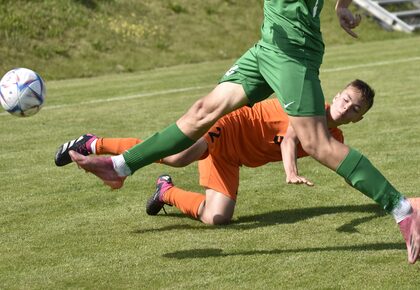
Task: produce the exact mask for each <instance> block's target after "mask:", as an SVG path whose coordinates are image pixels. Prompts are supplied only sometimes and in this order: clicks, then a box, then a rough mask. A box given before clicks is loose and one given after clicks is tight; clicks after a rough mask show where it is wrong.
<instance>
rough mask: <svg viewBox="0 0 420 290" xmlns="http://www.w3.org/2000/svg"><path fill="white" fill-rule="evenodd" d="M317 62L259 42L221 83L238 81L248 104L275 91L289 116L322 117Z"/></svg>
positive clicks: (322, 106)
mask: <svg viewBox="0 0 420 290" xmlns="http://www.w3.org/2000/svg"><path fill="white" fill-rule="evenodd" d="M318 73H319V65H317V64H315V63H314V62H310V61H308V60H306V59H297V58H296V57H291V56H288V55H287V54H286V53H281V52H277V51H274V50H271V49H268V48H265V47H263V46H261V45H259V44H256V45H255V46H254V47H252V48H251V49H249V50H248V51H247V52H246V53H245V54H244V55H243V56H242V57H241V58H239V59H238V60H237V61H236V63H235V64H234V65H233V66H232V67H231V68H230V69H229V70H228V71H227V72H226V73H225V75H224V76H223V77H222V79H221V80H220V82H221V83H222V82H233V83H237V84H241V85H242V86H243V88H244V90H245V93H246V95H247V97H248V99H249V102H250V105H253V104H255V103H257V102H260V101H262V100H264V99H266V98H268V97H269V96H270V95H271V94H272V93H273V92H275V93H276V95H277V98H278V99H279V101H280V103H281V105H282V107H283V109H284V111H285V112H286V113H287V114H288V115H290V116H324V115H325V99H324V94H323V92H322V88H321V82H320V80H319V77H318Z"/></svg>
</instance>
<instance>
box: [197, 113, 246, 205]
mask: <svg viewBox="0 0 420 290" xmlns="http://www.w3.org/2000/svg"><path fill="white" fill-rule="evenodd" d="M234 130H235V129H234V126H223V122H221V120H219V121H218V122H217V123H216V124H215V125H214V126H213V127H212V128H211V129H210V130H209V131H208V133H206V134H205V136H204V138H205V139H206V141H207V145H208V152H207V153H208V155H207V157H205V158H204V159H201V160H200V161H199V162H198V171H199V174H200V185H201V186H203V187H206V188H210V189H213V190H215V191H218V192H220V193H223V194H224V195H226V196H227V197H229V198H231V199H232V200H236V195H237V192H238V187H239V166H240V165H239V162H238V160H237V159H236V158H235V153H234V152H232V150H233V148H232V142H231V140H229V138H228V136H229V135H230V136H235V135H236V134H234V133H233V131H234ZM229 133H230V134H229Z"/></svg>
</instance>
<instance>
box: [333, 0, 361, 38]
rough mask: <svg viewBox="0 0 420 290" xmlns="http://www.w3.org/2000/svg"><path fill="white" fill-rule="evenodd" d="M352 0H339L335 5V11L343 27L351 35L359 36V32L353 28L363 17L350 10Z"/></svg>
mask: <svg viewBox="0 0 420 290" xmlns="http://www.w3.org/2000/svg"><path fill="white" fill-rule="evenodd" d="M351 1H352V0H337V3H336V5H335V12H336V14H337V17H338V21H339V22H340V25H341V27H342V28H343V29H344V30H345V31H346V32H347V33H348V34H350V35H351V36H353V37H355V38H357V34H356V33H354V32H353V30H352V29H354V28H356V27H357V26H358V25H359V23H360V21H361V20H362V18H361V17H360V15H359V14H355V15H353V13H351V11H350V10H349V5H350V4H351Z"/></svg>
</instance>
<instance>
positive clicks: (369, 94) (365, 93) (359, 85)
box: [346, 79, 375, 112]
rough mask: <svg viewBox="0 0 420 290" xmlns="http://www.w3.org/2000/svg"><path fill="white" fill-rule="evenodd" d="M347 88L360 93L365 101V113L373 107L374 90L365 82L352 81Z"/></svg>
mask: <svg viewBox="0 0 420 290" xmlns="http://www.w3.org/2000/svg"><path fill="white" fill-rule="evenodd" d="M348 87H354V88H356V89H358V90H359V91H360V93H361V94H362V98H363V99H365V101H366V103H367V105H368V106H367V110H366V112H367V111H369V109H370V108H372V106H373V99H374V97H375V91H374V89H372V87H371V86H369V85H368V84H367V83H366V82H364V81H362V80H359V79H355V80H354V81H352V82H350V83H349V84H348V85H347V86H346V88H348Z"/></svg>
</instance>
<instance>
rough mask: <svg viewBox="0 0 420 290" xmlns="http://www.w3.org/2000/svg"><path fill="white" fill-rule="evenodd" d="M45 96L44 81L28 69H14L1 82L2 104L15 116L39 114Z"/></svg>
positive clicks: (0, 98) (0, 95)
mask: <svg viewBox="0 0 420 290" xmlns="http://www.w3.org/2000/svg"><path fill="white" fill-rule="evenodd" d="M45 95H46V88H45V84H44V81H43V80H42V78H41V77H40V76H39V75H38V74H37V73H36V72H34V71H33V70H30V69H27V68H15V69H12V70H11V71H9V72H7V73H6V74H5V75H4V76H3V78H2V79H1V81H0V103H1V105H2V107H3V108H4V109H5V110H6V111H7V112H9V113H10V114H12V115H15V116H20V117H29V116H32V115H35V114H36V113H38V111H39V110H40V109H41V107H42V105H43V104H44V100H45Z"/></svg>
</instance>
